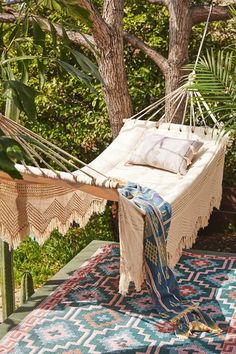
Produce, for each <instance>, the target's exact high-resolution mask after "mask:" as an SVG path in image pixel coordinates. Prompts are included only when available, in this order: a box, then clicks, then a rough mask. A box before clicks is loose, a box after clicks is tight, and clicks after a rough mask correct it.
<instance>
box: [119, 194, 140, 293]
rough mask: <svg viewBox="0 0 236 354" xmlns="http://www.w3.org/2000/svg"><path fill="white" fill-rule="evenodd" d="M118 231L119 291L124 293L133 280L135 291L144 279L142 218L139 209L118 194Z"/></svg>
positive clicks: (138, 289)
mask: <svg viewBox="0 0 236 354" xmlns="http://www.w3.org/2000/svg"><path fill="white" fill-rule="evenodd" d="M119 231H120V283H119V292H120V293H121V294H123V295H125V294H126V293H127V292H128V287H129V283H130V282H131V281H133V282H134V285H135V288H136V290H137V291H140V290H141V285H142V283H143V281H144V279H145V269H144V263H143V231H144V219H143V215H142V214H141V213H140V210H138V209H136V208H135V206H134V204H133V203H132V202H130V201H129V200H128V199H127V198H125V197H124V196H122V195H120V201H119Z"/></svg>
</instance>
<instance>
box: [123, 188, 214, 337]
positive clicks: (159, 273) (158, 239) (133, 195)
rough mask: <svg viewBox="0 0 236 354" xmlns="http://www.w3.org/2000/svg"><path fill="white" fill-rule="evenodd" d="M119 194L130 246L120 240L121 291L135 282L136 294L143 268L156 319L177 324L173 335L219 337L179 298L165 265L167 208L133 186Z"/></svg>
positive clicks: (151, 193) (191, 305)
mask: <svg viewBox="0 0 236 354" xmlns="http://www.w3.org/2000/svg"><path fill="white" fill-rule="evenodd" d="M119 193H120V195H121V210H122V211H121V227H122V225H123V223H124V221H125V219H126V221H128V220H127V219H128V218H129V217H130V220H129V221H130V225H131V228H130V229H129V231H130V232H129V235H130V241H131V242H129V240H128V237H129V235H128V233H127V232H126V240H121V284H120V291H121V292H123V293H124V292H126V290H127V287H128V282H129V281H131V280H134V282H135V285H136V289H137V290H139V287H140V282H141V280H142V279H143V276H142V274H143V273H142V264H144V268H145V273H146V281H147V284H148V287H149V290H150V294H151V296H152V299H153V302H154V305H155V309H156V311H157V313H158V316H160V317H161V318H163V319H165V320H169V321H171V322H174V323H175V324H176V335H177V336H178V337H179V338H187V337H188V336H189V335H190V334H191V333H192V331H209V332H211V333H220V332H221V330H220V329H219V327H218V326H217V325H216V324H215V322H214V321H213V320H212V319H211V318H210V317H209V316H208V315H207V314H206V313H204V312H203V311H202V310H201V309H200V308H199V306H198V304H197V303H193V302H189V301H185V300H183V299H182V298H181V296H180V291H179V286H178V283H177V281H176V278H175V275H174V273H173V272H172V270H171V269H170V268H169V267H168V265H167V252H166V241H167V236H168V230H169V227H170V222H171V206H170V204H169V203H167V202H165V201H164V200H163V199H162V198H161V197H160V195H159V194H158V193H156V192H155V191H153V190H151V189H149V188H146V187H141V186H139V185H137V184H134V183H128V185H127V186H126V187H124V188H122V189H120V191H119ZM125 200H126V201H125ZM127 201H128V203H127ZM129 208H131V211H129ZM137 210H139V216H137ZM135 215H136V216H137V218H138V219H137V220H136V223H135V222H134V219H135ZM140 218H141V219H143V218H144V239H142V237H140V235H141V234H140V233H141V232H142V231H141V228H142V226H143V223H141V226H138V221H140ZM135 231H137V232H138V235H137V234H136V236H137V238H136V240H135V238H134V233H135ZM132 237H133V238H132ZM124 242H126V244H127V249H126V250H124V248H123V247H122V244H123V243H124ZM127 242H128V243H127ZM140 242H143V248H142V247H141V252H142V250H143V255H144V262H143V260H142V261H141V264H140V250H139V251H138V253H136V252H135V250H137V249H138V247H137V246H139V245H140ZM122 251H124V252H122ZM129 256H130V257H129ZM142 257H143V256H142ZM135 260H136V263H137V265H136V266H134V268H135V270H133V269H132V265H134V264H135ZM138 271H139V276H138V278H137V273H138ZM140 272H141V273H140ZM140 274H141V276H140ZM124 278H125V281H126V282H127V283H126V286H124V284H122V281H123V282H124Z"/></svg>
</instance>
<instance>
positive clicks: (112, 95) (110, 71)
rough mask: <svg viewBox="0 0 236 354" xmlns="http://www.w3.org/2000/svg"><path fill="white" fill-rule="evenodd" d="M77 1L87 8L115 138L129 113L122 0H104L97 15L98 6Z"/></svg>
mask: <svg viewBox="0 0 236 354" xmlns="http://www.w3.org/2000/svg"><path fill="white" fill-rule="evenodd" d="M77 2H78V3H79V4H80V5H81V6H83V7H85V8H86V9H87V10H88V11H89V12H90V17H91V20H92V21H93V26H92V34H93V38H94V42H95V44H96V50H97V52H96V59H97V63H98V68H99V72H100V74H101V77H102V79H103V92H104V97H105V101H106V105H107V111H108V115H109V120H110V124H111V129H112V136H113V138H116V136H117V135H118V134H119V131H120V129H121V127H122V125H123V119H125V118H129V117H130V116H132V113H133V109H132V103H131V98H130V95H129V92H128V83H127V78H126V72H125V63H124V46H123V10H124V0H105V1H104V3H103V12H102V15H101V17H100V14H98V12H97V9H96V8H95V7H94V5H93V6H91V2H89V1H87V0H77Z"/></svg>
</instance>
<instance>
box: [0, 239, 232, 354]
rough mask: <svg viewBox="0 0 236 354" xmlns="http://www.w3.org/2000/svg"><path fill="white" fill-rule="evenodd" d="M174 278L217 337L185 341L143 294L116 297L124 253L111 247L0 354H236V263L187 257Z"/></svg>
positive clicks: (0, 346) (8, 339) (13, 334)
mask: <svg viewBox="0 0 236 354" xmlns="http://www.w3.org/2000/svg"><path fill="white" fill-rule="evenodd" d="M175 272H176V274H177V277H178V281H179V283H180V289H181V294H182V296H183V297H184V298H186V299H188V300H189V299H191V300H196V301H198V302H200V303H201V308H202V309H203V310H204V311H206V312H207V313H208V314H210V315H211V316H212V318H213V319H214V320H215V321H216V322H217V324H218V325H219V327H220V328H221V329H222V330H223V332H222V333H221V334H220V335H212V334H209V333H201V334H199V333H196V334H194V336H192V337H191V338H190V339H188V340H185V341H181V340H180V339H178V338H176V336H175V334H174V328H173V325H172V324H171V323H169V322H166V321H165V319H164V318H162V319H161V318H160V317H159V316H158V315H157V313H155V310H153V305H152V302H151V298H150V296H149V294H148V292H147V289H146V287H145V286H144V287H143V288H142V291H141V292H139V293H137V292H135V291H134V289H132V286H131V287H130V292H129V294H128V295H127V296H126V297H123V296H122V295H120V294H118V283H119V248H118V246H117V245H109V246H105V247H103V248H101V249H100V250H99V251H98V252H96V254H95V255H94V256H93V257H92V258H91V259H90V260H89V261H88V262H86V264H84V265H83V266H82V267H81V268H80V269H79V270H78V271H76V272H75V273H73V274H72V276H71V277H70V278H69V279H68V280H67V281H66V282H64V283H63V284H62V285H61V286H60V287H58V288H57V290H56V291H55V292H54V293H53V294H52V295H51V296H50V297H48V298H47V299H46V300H45V301H44V302H42V304H41V305H40V306H39V307H38V308H37V309H35V310H34V311H32V312H31V314H30V315H28V316H27V317H26V318H25V319H24V321H22V322H21V324H20V325H18V326H17V327H15V328H14V329H13V330H12V331H10V332H9V333H8V334H7V335H6V336H5V337H4V338H3V339H2V340H1V341H0V353H16V354H21V353H22V354H26V353H27V354H28V353H64V354H80V353H94V354H95V353H116V354H119V353H149V354H152V353H161V354H164V353H170V354H174V353H191V354H193V353H194V354H195V353H202V354H203V353H207V354H208V353H212V354H215V353H222V354H223V353H236V257H234V258H232V257H219V256H212V255H211V256H209V255H208V256H207V255H204V256H202V255H201V256H200V255H196V254H193V253H184V255H183V256H182V257H181V260H180V262H179V264H178V265H177V266H176V268H175Z"/></svg>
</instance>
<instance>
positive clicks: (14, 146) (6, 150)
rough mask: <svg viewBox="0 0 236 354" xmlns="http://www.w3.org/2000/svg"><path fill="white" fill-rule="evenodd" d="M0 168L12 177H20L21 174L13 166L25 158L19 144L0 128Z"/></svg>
mask: <svg viewBox="0 0 236 354" xmlns="http://www.w3.org/2000/svg"><path fill="white" fill-rule="evenodd" d="M0 156H1V158H0V170H1V171H4V172H6V173H8V174H9V175H10V176H11V177H12V178H18V179H21V178H22V176H21V174H20V173H19V172H18V170H17V169H16V168H15V167H14V165H15V163H16V162H19V161H21V160H23V159H25V154H24V151H23V150H22V148H21V146H20V145H19V144H18V143H17V142H16V141H15V140H14V139H11V138H9V137H6V136H4V134H3V132H2V131H1V130H0Z"/></svg>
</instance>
